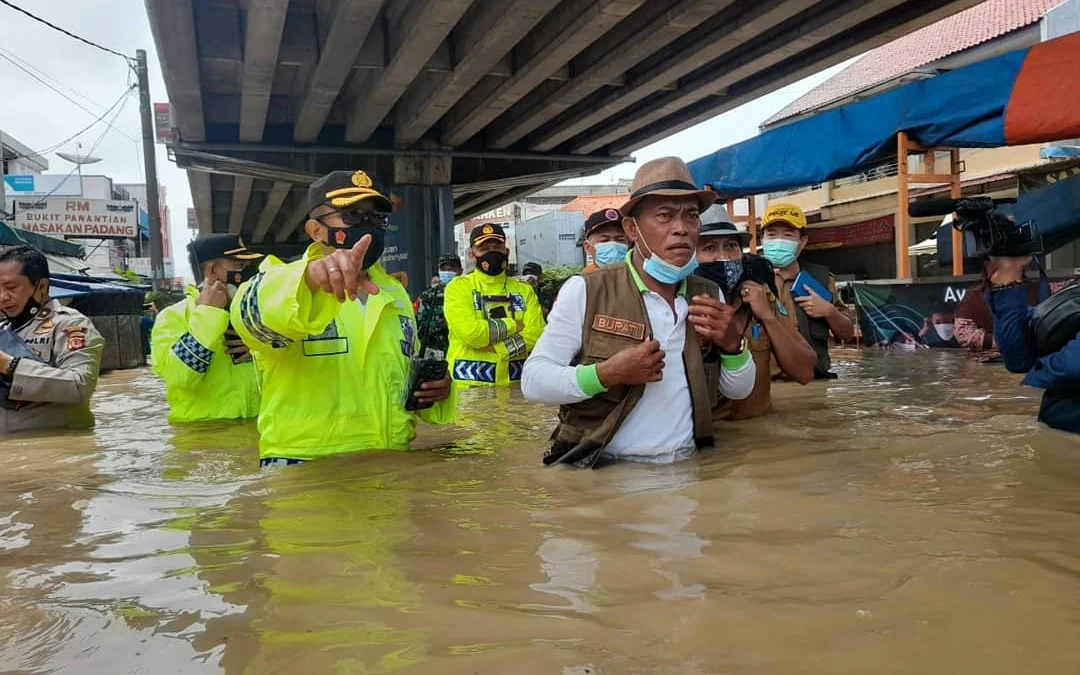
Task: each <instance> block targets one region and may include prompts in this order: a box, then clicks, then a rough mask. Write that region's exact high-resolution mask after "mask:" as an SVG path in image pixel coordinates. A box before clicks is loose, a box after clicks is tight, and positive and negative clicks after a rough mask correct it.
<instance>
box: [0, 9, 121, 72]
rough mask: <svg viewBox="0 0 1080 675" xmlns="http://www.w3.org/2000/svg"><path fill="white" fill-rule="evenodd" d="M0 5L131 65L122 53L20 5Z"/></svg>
mask: <svg viewBox="0 0 1080 675" xmlns="http://www.w3.org/2000/svg"><path fill="white" fill-rule="evenodd" d="M0 5H6V6H8V7H10V8H11V9H13V10H15V11H16V12H19V13H21V14H25V15H26V16H28V17H30V18H31V19H33V20H34V21H37V22H38V23H43V24H45V25H46V26H48V27H49V28H52V29H53V30H56V31H60V32H61V33H63V34H64V35H66V36H68V37H70V38H75V39H76V40H78V41H79V42H83V43H86V44H88V45H90V46H91V47H96V48H98V49H100V50H101V51H103V52H108V53H109V54H113V55H115V56H119V57H120V58H122V59H124V60H125V61H127V63H128V65H131V58H130V57H128V56H125V55H123V54H121V53H120V52H118V51H116V50H115V49H109V48H108V47H102V46H101V45H99V44H98V43H96V42H92V41H90V40H87V39H86V38H84V37H81V36H78V35H76V34H75V33H72V32H71V31H68V30H64V29H63V28H61V27H60V26H57V25H56V24H55V23H52V22H50V21H46V20H45V19H42V18H41V17H40V16H37V15H35V14H33V13H31V12H28V11H27V10H25V9H23V8H22V7H19V6H18V5H16V4H14V3H11V2H8V0H0Z"/></svg>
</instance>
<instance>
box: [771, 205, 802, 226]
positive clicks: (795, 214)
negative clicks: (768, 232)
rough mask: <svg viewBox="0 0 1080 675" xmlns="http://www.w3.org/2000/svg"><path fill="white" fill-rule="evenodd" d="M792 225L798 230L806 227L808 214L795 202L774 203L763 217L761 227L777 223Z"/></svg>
mask: <svg viewBox="0 0 1080 675" xmlns="http://www.w3.org/2000/svg"><path fill="white" fill-rule="evenodd" d="M781 223H782V224H784V225H790V226H792V227H794V228H795V229H798V230H805V229H806V214H805V213H803V210H802V209H800V208H799V207H798V206H795V205H794V204H773V205H771V206H770V207H769V208H767V209H765V215H764V216H762V217H761V229H763V230H764V229H765V228H766V227H768V226H770V225H777V224H781Z"/></svg>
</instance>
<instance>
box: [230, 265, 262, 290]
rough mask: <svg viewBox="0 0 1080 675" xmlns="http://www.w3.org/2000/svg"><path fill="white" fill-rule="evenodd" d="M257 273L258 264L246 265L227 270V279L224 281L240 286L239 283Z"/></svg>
mask: <svg viewBox="0 0 1080 675" xmlns="http://www.w3.org/2000/svg"><path fill="white" fill-rule="evenodd" d="M258 273H259V266H258V265H248V266H247V267H244V268H243V269H239V270H231V271H229V272H228V279H227V281H226V282H225V283H227V284H228V285H230V286H234V287H236V288H240V284H242V283H244V282H245V281H247V280H248V279H250V278H251V277H253V276H255V275H256V274H258Z"/></svg>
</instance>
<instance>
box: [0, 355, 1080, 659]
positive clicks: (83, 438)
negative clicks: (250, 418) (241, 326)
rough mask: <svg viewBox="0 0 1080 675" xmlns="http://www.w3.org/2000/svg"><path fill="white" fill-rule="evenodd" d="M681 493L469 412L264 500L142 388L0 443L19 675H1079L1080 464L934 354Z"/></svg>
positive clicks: (534, 415) (768, 430) (793, 420)
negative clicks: (563, 454) (554, 459)
mask: <svg viewBox="0 0 1080 675" xmlns="http://www.w3.org/2000/svg"><path fill="white" fill-rule="evenodd" d="M837 357H838V361H839V363H838V365H839V370H840V372H841V374H842V379H840V380H837V381H834V382H828V383H815V384H812V385H810V386H808V387H804V388H800V387H797V386H796V385H788V386H783V387H781V388H780V391H779V392H777V393H776V399H777V406H778V407H779V408H780V412H779V413H777V414H774V415H772V416H770V417H768V418H766V419H764V420H760V421H758V422H757V423H755V422H745V423H739V424H735V425H726V426H723V427H721V428H719V429H718V433H717V437H718V446H719V447H717V448H716V449H715V450H713V451H711V452H709V453H707V454H702V455H700V456H698V457H696V458H694V459H693V460H691V461H688V462H685V463H683V464H679V465H674V466H662V467H657V466H638V465H617V466H614V467H610V468H605V469H601V470H598V471H591V472H586V471H576V470H569V469H561V468H560V469H541V468H540V466H539V459H540V454H541V452H542V449H543V447H544V445H545V439H546V436H547V434H548V433H549V432H550V429H551V427H552V426H553V419H554V411H553V410H552V409H549V408H546V407H536V406H531V405H529V404H527V403H525V402H524V401H523V400H521V398H520V396H518V395H517V394H511V393H510V392H499V393H494V392H469V393H468V395H467V396H465V397H464V398H465V405H464V407H463V414H462V418H463V419H462V421H461V427H460V428H458V429H456V430H453V431H446V430H441V431H433V430H431V429H430V428H428V429H425V430H423V431H422V434H421V437H420V438H419V439H418V441H417V443H416V447H417V448H418V451H416V452H412V453H407V454H406V453H400V454H394V453H390V454H379V455H366V456H355V457H350V458H345V459H341V460H333V461H325V462H321V463H311V464H307V465H303V466H297V467H289V468H282V469H278V470H274V471H270V472H264V473H260V472H259V471H258V470H256V469H255V464H256V452H255V450H254V447H255V443H256V438H255V435H254V432H253V430H252V429H251V428H250V426H244V425H211V426H204V427H200V428H187V429H182V430H180V429H173V428H170V427H169V426H168V425H166V424H165V422H164V420H165V407H164V402H163V396H162V387H161V385H160V384H159V383H158V382H157V381H156V380H155V378H154V377H153V375H152V374H150V372H149V371H148V370H139V371H128V372H124V373H115V374H112V375H109V376H107V377H105V378H104V379H103V381H102V384H101V387H100V389H99V393H98V395H97V398H96V410H97V414H98V422H99V426H98V427H97V429H95V430H94V431H92V432H87V433H81V434H75V435H71V436H66V437H62V438H56V437H54V438H43V437H42V438H15V439H7V440H4V441H2V442H0V452H2V456H3V469H2V471H0V671H4V672H17V673H80V674H82V673H109V674H114V673H154V674H155V675H160V674H162V673H170V674H172V673H229V674H239V673H258V674H260V675H261V674H263V673H304V674H307V673H330V674H334V675H345V674H360V673H363V674H368V673H403V674H412V673H439V674H440V675H458V674H461V675H473V674H474V673H484V674H488V673H493V674H501V673H508V674H509V673H513V674H515V675H517V674H532V673H537V674H552V675H563V674H573V675H584V674H586V673H589V674H590V675H592V674H601V675H602V674H614V673H618V674H620V675H621V674H632V673H663V674H665V675H668V674H672V675H680V674H684V673H782V674H787V673H796V672H797V673H813V674H818V673H820V674H823V675H824V674H830V675H831V674H834V673H875V674H878V673H905V674H907V673H948V674H949V675H956V674H962V673H979V674H980V675H985V674H988V673H1009V674H1014V673H1027V672H1031V673H1076V672H1080V441H1078V440H1077V439H1076V438H1073V437H1070V436H1067V435H1065V434H1061V433H1058V432H1054V431H1050V430H1048V429H1045V428H1040V427H1038V426H1037V425H1036V424H1035V423H1034V415H1035V410H1036V402H1037V393H1036V392H1030V391H1024V390H1021V389H1019V388H1018V381H1019V378H1018V377H1016V376H1014V375H1009V374H1008V373H1006V372H1005V371H1004V369H1003V368H1001V367H1000V366H988V365H982V364H979V363H976V362H974V361H972V360H969V359H968V358H967V357H966V356H964V355H962V354H955V353H943V352H918V353H895V352H893V353H881V352H865V353H863V354H860V353H859V352H855V351H840V352H837Z"/></svg>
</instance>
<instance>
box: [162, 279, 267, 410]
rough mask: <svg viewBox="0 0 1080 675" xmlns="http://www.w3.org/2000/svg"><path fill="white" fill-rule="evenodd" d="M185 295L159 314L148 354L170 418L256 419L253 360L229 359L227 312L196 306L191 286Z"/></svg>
mask: <svg viewBox="0 0 1080 675" xmlns="http://www.w3.org/2000/svg"><path fill="white" fill-rule="evenodd" d="M186 295H187V297H186V298H184V299H183V300H181V301H180V302H178V303H176V304H174V305H171V306H169V307H166V308H165V309H164V310H163V311H162V312H161V313H160V314H158V316H157V319H155V321H154V327H153V329H152V330H151V333H150V358H151V360H152V361H153V367H154V372H155V373H157V374H158V376H159V377H160V378H161V379H162V380H164V381H165V397H166V399H168V401H169V421H170V422H197V421H203V420H217V419H245V418H254V417H257V416H258V415H259V383H258V377H257V373H256V372H255V364H254V363H252V362H251V361H248V362H246V363H233V362H232V357H230V356H229V354H228V353H227V352H226V351H225V330H226V329H227V328H228V327H229V313H228V311H226V310H224V309H220V308H218V307H212V306H209V305H200V304H198V303H197V302H196V301H197V299H198V297H199V290H198V289H197V288H195V287H194V286H192V287H189V288H188V289H187V292H186Z"/></svg>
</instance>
